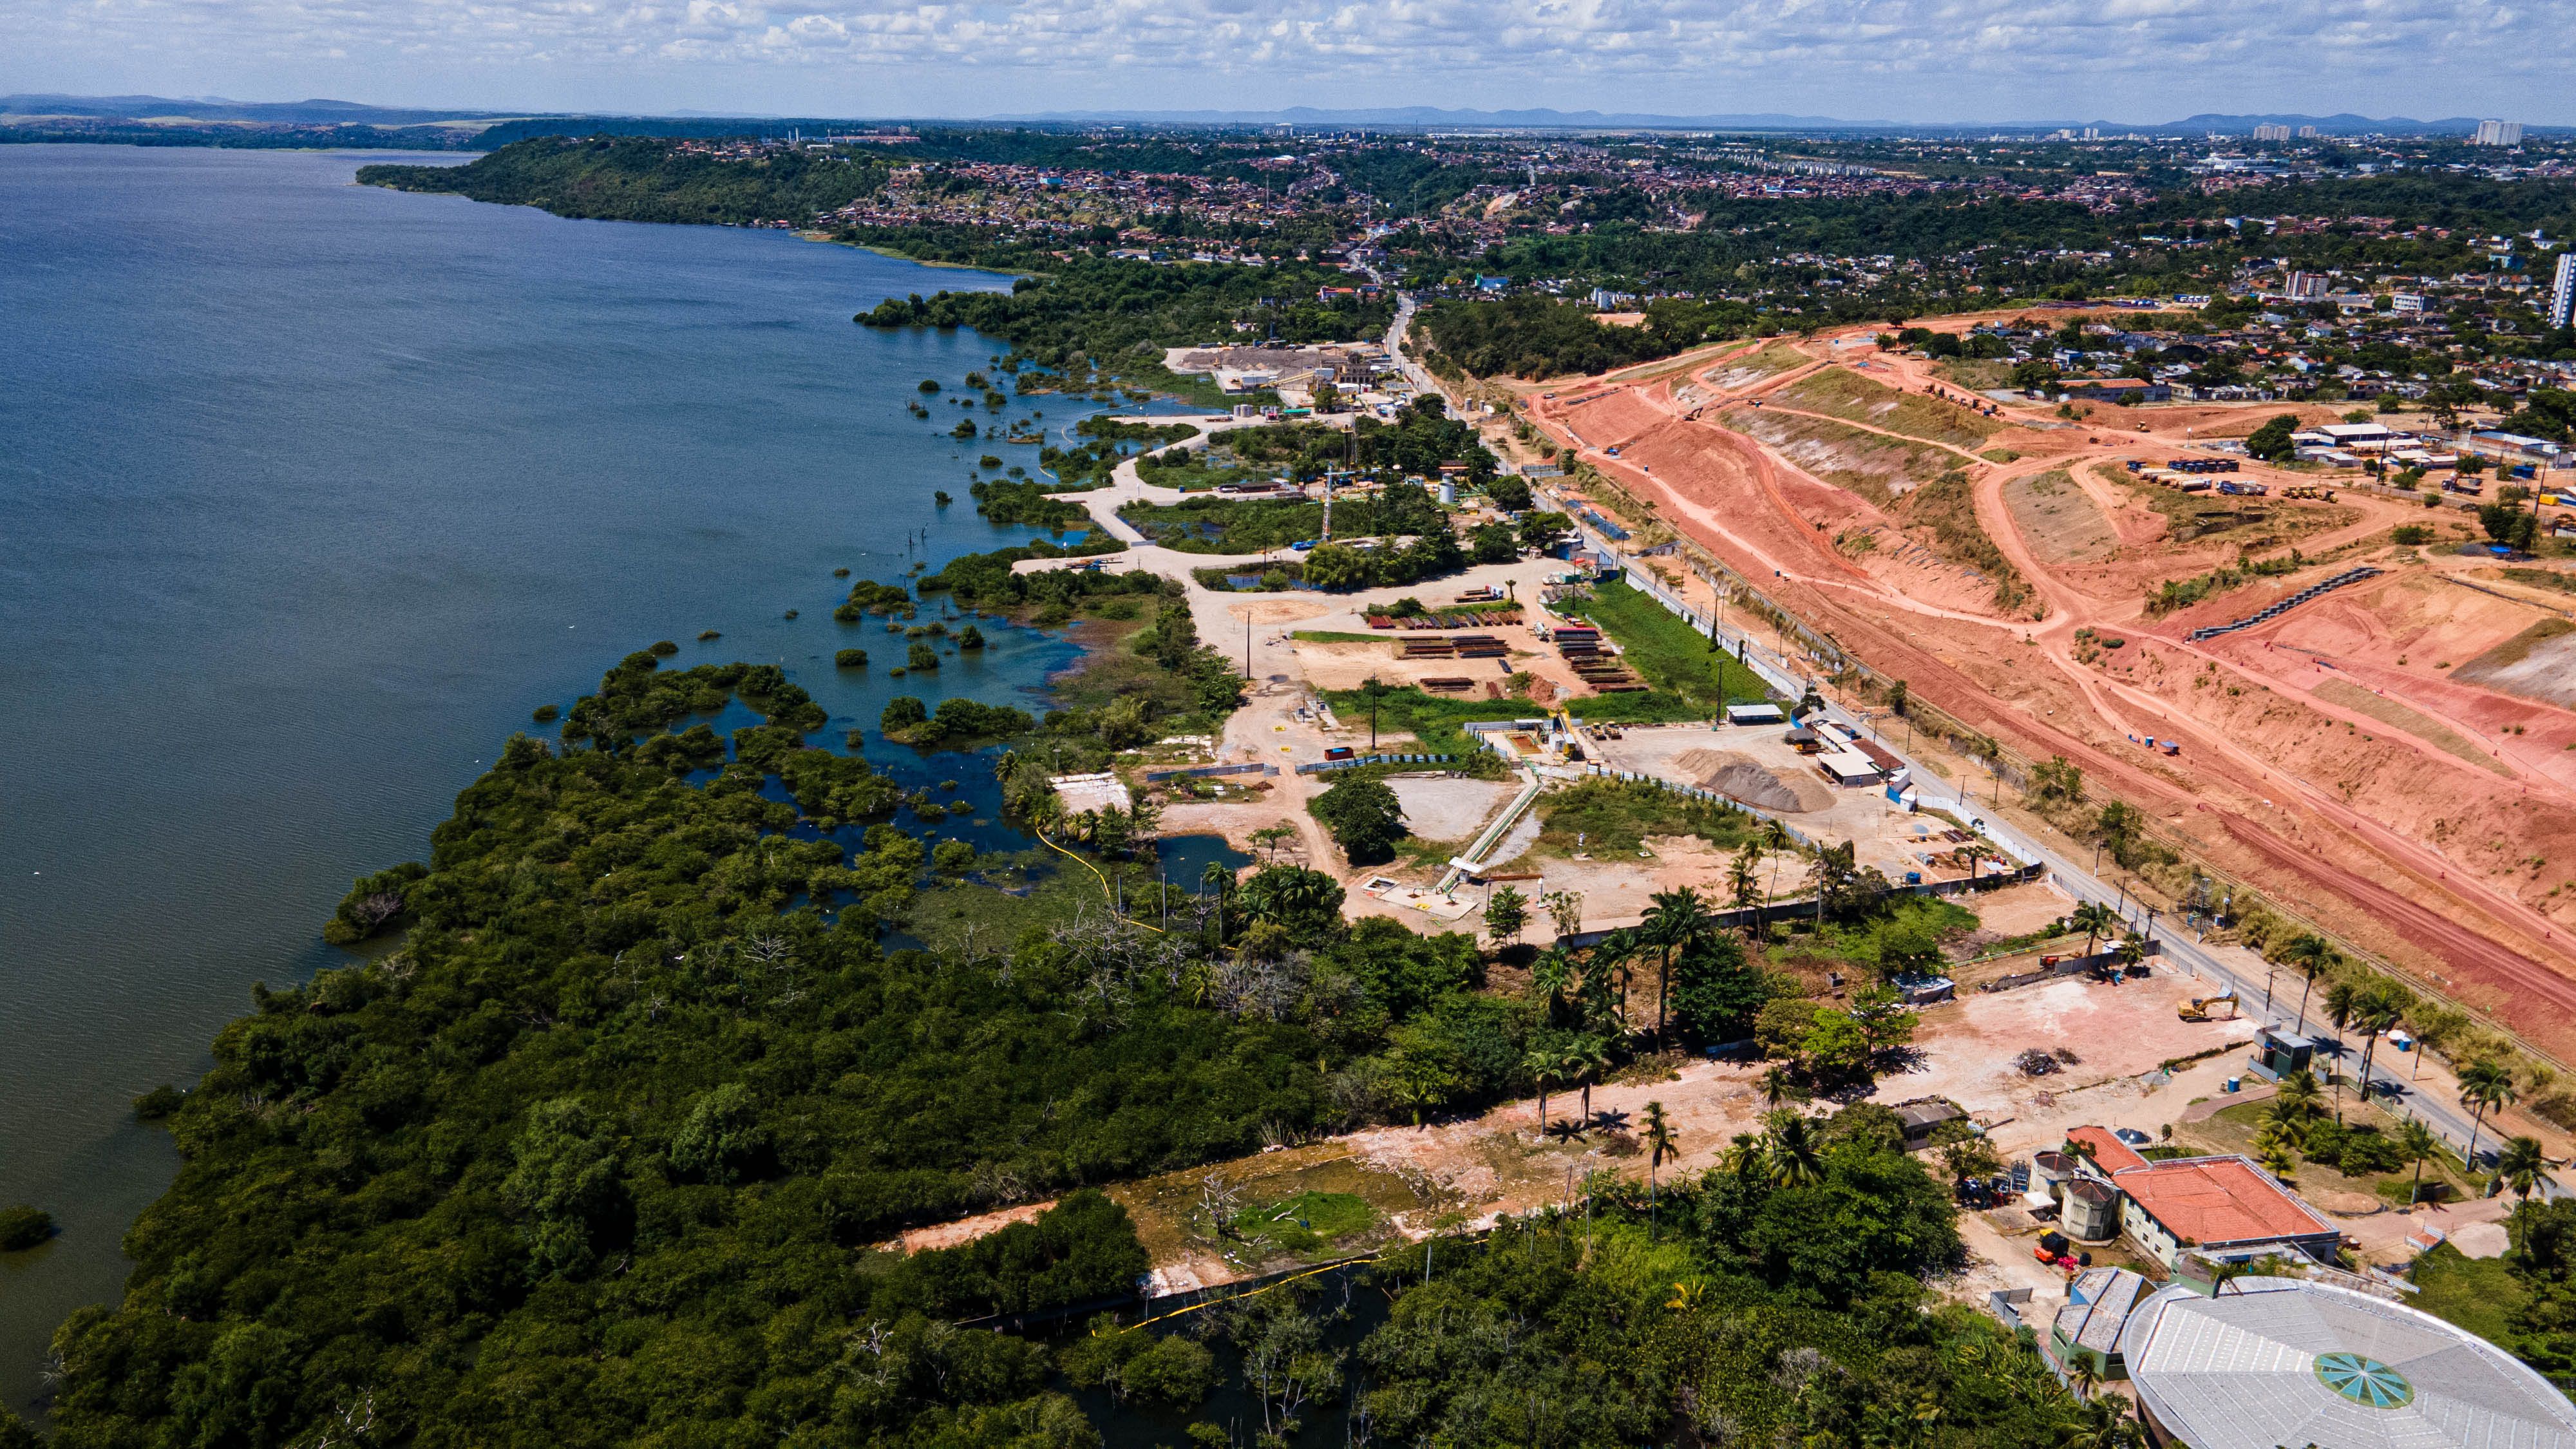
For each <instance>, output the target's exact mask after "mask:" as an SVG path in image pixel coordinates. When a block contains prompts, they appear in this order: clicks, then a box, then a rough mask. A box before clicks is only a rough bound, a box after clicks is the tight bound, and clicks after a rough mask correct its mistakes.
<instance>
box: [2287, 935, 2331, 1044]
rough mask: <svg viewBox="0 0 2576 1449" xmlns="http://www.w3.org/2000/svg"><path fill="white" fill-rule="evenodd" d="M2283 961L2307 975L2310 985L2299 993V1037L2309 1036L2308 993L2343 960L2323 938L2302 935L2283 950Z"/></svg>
mask: <svg viewBox="0 0 2576 1449" xmlns="http://www.w3.org/2000/svg"><path fill="white" fill-rule="evenodd" d="M2281 959H2282V960H2283V961H2285V962H2288V963H2289V964H2290V965H2292V966H2295V967H2297V968H2298V969H2299V970H2300V971H2301V972H2303V973H2305V974H2306V976H2307V978H2308V984H2307V985H2306V986H2305V987H2304V988H2302V989H2301V990H2300V992H2299V1035H2301V1036H2306V1035H2307V1034H2308V993H2310V992H2312V991H2314V990H2316V989H2317V978H2318V977H2320V976H2323V975H2324V974H2326V972H2327V970H2328V969H2330V968H2331V967H2332V966H2333V965H2334V964H2335V962H2336V961H2338V960H2340V959H2341V958H2340V957H2338V956H2337V955H2336V954H2335V948H2334V947H2332V946H2329V945H2327V944H2326V942H2325V938H2324V937H2322V936H2309V935H2302V936H2300V937H2298V938H2296V939H2295V940H2293V941H2291V942H2290V944H2289V945H2287V946H2284V947H2282V948H2281Z"/></svg>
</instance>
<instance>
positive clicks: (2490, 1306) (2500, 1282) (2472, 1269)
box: [2408, 1243, 2530, 1343]
mask: <svg viewBox="0 0 2576 1449" xmlns="http://www.w3.org/2000/svg"><path fill="white" fill-rule="evenodd" d="M2414 1278H2415V1285H2416V1286H2417V1287H2419V1288H2422V1289H2423V1290H2424V1291H2423V1292H2421V1293H2418V1294H2416V1295H2415V1296H2414V1297H2413V1298H2411V1299H2409V1300H2408V1306H2409V1307H2413V1308H2420V1309H2422V1310H2423V1311H2425V1312H2426V1313H2430V1314H2432V1315H2433V1316H2434V1317H2436V1318H2440V1319H2444V1320H2446V1321H2448V1322H2451V1323H2456V1324H2458V1325H2459V1326H2460V1327H2462V1328H2465V1329H2467V1330H2468V1331H2469V1332H2471V1333H2474V1334H2476V1335H2477V1336H2478V1337H2480V1338H2483V1339H2486V1340H2487V1341H2488V1342H2490V1343H2495V1342H2501V1341H2502V1340H2503V1338H2504V1336H2505V1332H2506V1330H2507V1329H2508V1328H2510V1327H2511V1326H2512V1323H2513V1316H2514V1314H2515V1313H2517V1312H2519V1311H2520V1310H2521V1308H2522V1305H2523V1303H2524V1301H2525V1300H2526V1299H2527V1298H2529V1297H2530V1295H2529V1294H2528V1293H2527V1292H2525V1291H2524V1289H2523V1286H2522V1284H2521V1282H2520V1281H2519V1280H2517V1279H2516V1278H2515V1277H2514V1276H2513V1270H2512V1269H2510V1268H2507V1267H2506V1266H2505V1265H2504V1262H2503V1260H2502V1259H2499V1258H2471V1257H2467V1256H2465V1255H2463V1254H2462V1253H2461V1252H2460V1250H2459V1249H2457V1248H2454V1247H2452V1246H2451V1245H2450V1244H2448V1243H2444V1244H2443V1245H2442V1246H2440V1247H2438V1248H2435V1249H2434V1250H2433V1251H2431V1252H2429V1253H2426V1254H2425V1255H2423V1256H2422V1257H2420V1258H2417V1259H2416V1260H2415V1273H2414Z"/></svg>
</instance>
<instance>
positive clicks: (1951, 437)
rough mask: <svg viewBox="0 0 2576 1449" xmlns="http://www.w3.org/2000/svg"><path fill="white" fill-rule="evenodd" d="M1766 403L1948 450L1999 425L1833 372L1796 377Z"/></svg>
mask: <svg viewBox="0 0 2576 1449" xmlns="http://www.w3.org/2000/svg"><path fill="white" fill-rule="evenodd" d="M1772 398H1773V399H1774V400H1775V401H1777V402H1778V403H1779V404H1780V405H1782V406H1784V407H1793V408H1802V409H1804V410H1806V411H1808V412H1815V413H1823V414H1825V415H1826V416H1828V417H1836V418H1841V419H1842V420H1843V421H1845V422H1850V423H1867V424H1868V425H1869V426H1871V427H1873V428H1884V429H1886V430H1887V431H1888V432H1891V433H1902V434H1904V435H1905V436H1907V437H1909V438H1921V439H1923V440H1924V441H1925V442H1929V443H1947V444H1949V445H1950V446H1951V447H1953V448H1974V447H1976V446H1977V445H1978V444H1980V443H1983V442H1984V441H1985V440H1986V439H1988V438H1991V437H1993V436H1994V435H1995V433H1996V432H1997V431H1999V430H2000V428H2001V426H2002V425H2001V424H1999V423H1997V422H1995V421H1994V420H1993V419H1991V418H1983V417H1979V416H1978V415H1976V414H1975V413H1972V412H1969V411H1968V410H1967V409H1965V408H1961V407H1956V406H1953V405H1952V404H1949V403H1945V402H1942V401H1940V400H1938V399H1936V398H1930V397H1924V396H1922V395H1920V394H1916V393H1903V392H1898V391H1897V390H1896V389H1894V388H1892V387H1884V386H1881V385H1880V384H1878V383H1875V382H1872V381H1870V380H1869V379H1868V378H1865V377H1862V376H1861V375H1860V374H1858V373H1855V372H1847V371H1845V370H1843V369H1842V368H1839V367H1828V368H1826V369H1825V370H1823V371H1822V372H1818V373H1814V374H1811V375H1809V376H1807V377H1802V378H1800V379H1798V380H1797V381H1796V382H1793V383H1791V384H1789V385H1788V386H1787V387H1784V388H1782V389H1781V390H1780V391H1778V392H1776V393H1773V394H1772Z"/></svg>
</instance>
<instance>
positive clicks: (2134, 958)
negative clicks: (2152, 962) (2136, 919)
mask: <svg viewBox="0 0 2576 1449" xmlns="http://www.w3.org/2000/svg"><path fill="white" fill-rule="evenodd" d="M2145 959H2147V938H2146V937H2144V936H2141V935H2139V934H2138V933H2137V932H2135V931H2132V932H2130V933H2129V934H2128V935H2126V936H2123V937H2121V938H2120V944H2119V945H2117V946H2114V947H2112V948H2111V964H2112V965H2114V966H2116V967H2118V968H2120V969H2121V970H2123V971H2126V970H2127V969H2129V968H2130V967H2132V966H2135V965H2137V964H2138V963H2139V962H2141V961H2144V960H2145Z"/></svg>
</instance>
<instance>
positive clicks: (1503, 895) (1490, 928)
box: [1485, 886, 1529, 941]
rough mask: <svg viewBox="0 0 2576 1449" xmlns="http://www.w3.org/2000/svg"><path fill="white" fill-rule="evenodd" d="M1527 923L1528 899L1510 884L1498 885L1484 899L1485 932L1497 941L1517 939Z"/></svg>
mask: <svg viewBox="0 0 2576 1449" xmlns="http://www.w3.org/2000/svg"><path fill="white" fill-rule="evenodd" d="M1528 924H1529V900H1528V898H1527V897H1525V896H1523V895H1522V894H1521V893H1520V892H1519V891H1517V890H1514V889H1512V888H1511V887H1510V886H1499V887H1496V888H1495V891H1494V893H1493V894H1492V895H1491V896H1488V897H1487V898H1486V900H1485V933H1486V934H1487V935H1489V936H1491V937H1493V938H1494V939H1495V940H1497V941H1517V940H1519V939H1520V938H1521V928H1522V927H1524V926H1526V925H1528Z"/></svg>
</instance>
